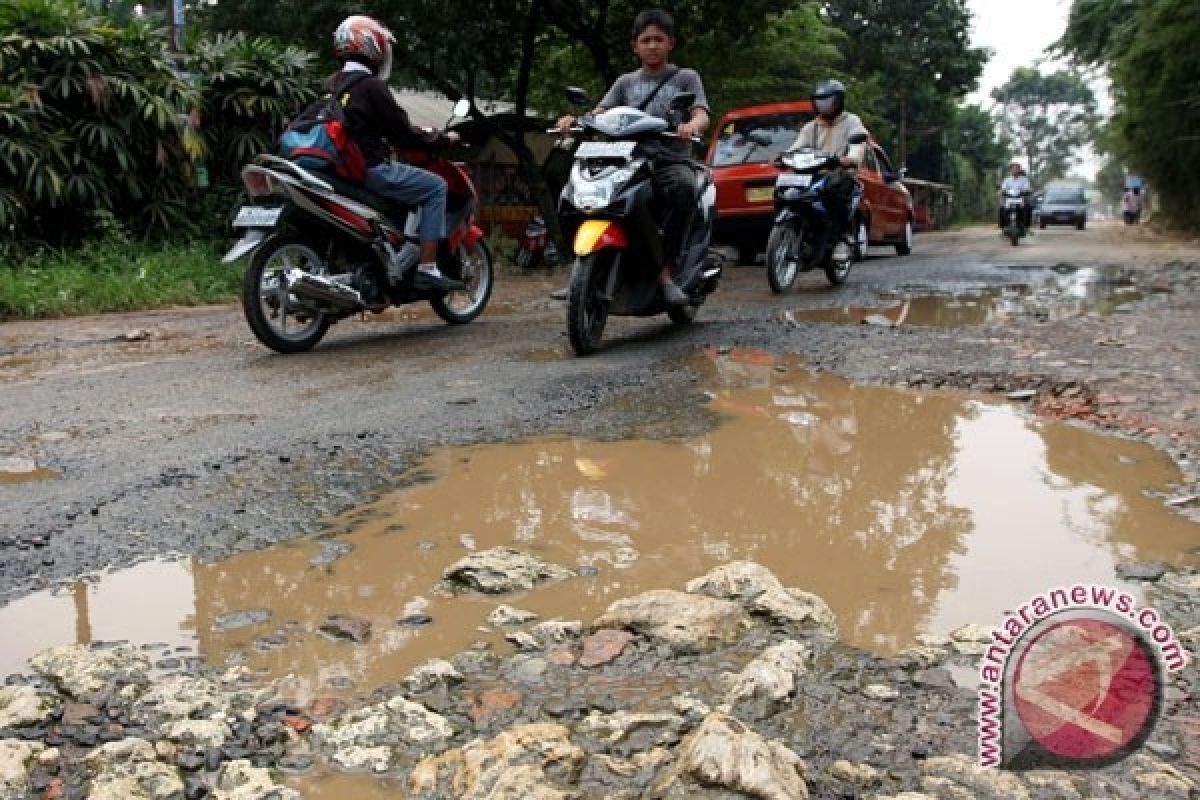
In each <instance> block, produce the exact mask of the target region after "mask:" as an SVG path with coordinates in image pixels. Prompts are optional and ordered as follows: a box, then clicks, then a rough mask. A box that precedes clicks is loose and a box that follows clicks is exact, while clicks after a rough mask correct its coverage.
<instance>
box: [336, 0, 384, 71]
mask: <svg viewBox="0 0 1200 800" xmlns="http://www.w3.org/2000/svg"><path fill="white" fill-rule="evenodd" d="M394 41H396V37H395V36H393V35H392V32H391V31H389V30H388V29H387V28H385V27H384V26H383V25H381V24H380V23H378V22H376V21H375V20H373V19H371V18H370V17H367V16H363V15H361V14H356V15H354V16H352V17H346V18H345V19H344V20H342V24H341V25H338V26H337V30H336V31H334V32H333V53H334V55H335V56H337V58H338V60H339V61H343V62H345V61H348V60H354V61H359V62H361V63H364V64H366V65H367V66H368V67H370V68H371V69H372V70H373V71H374V72H375V75H376V76H377V77H379V78H381V79H383V80H385V81H386V80H387V79H388V76H390V75H391V74H392V42H394Z"/></svg>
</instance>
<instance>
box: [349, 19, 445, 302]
mask: <svg viewBox="0 0 1200 800" xmlns="http://www.w3.org/2000/svg"><path fill="white" fill-rule="evenodd" d="M394 41H395V37H394V36H392V32H391V31H389V30H388V29H387V28H385V27H384V26H383V25H381V24H380V23H379V22H377V21H375V20H373V19H371V18H370V17H366V16H361V15H355V16H351V17H346V19H345V20H343V21H342V24H341V25H338V27H337V30H336V31H335V32H334V34H333V48H334V55H335V56H336V57H337V59H338V61H339V62H341V64H342V67H341V69H340V70H339V71H338V72H337V73H335V74H334V75H333V76H331V77H330V79H329V81H328V82H327V87H328V88H329V89H330V90H335V89H336V87H337V86H339V85H341V84H343V83H344V81H345V80H346V78H347V77H348V76H349V75H351V74H352V73H355V72H366V73H369V74H370V77H368V78H365V79H362V80H359V81H358V82H356V83H355V84H354V85H353V86H351V87H350V88H349V90H347V92H346V95H347V96H348V99H347V100H345V101H344V102H343V105H344V107H345V113H346V124H347V127H348V128H349V133H350V136H351V138H353V139H354V141H355V143H356V144H358V146H359V149H360V150H362V154H363V158H364V159H365V160H366V163H367V175H366V180H365V182H364V185H365V187H366V188H367V190H368V191H371V192H373V193H374V194H377V195H380V196H381V197H384V198H386V199H388V200H391V201H392V202H393V203H396V204H398V205H406V206H420V208H421V225H420V229H419V232H418V233H419V236H420V240H421V253H420V259H419V261H420V263H419V265H418V267H417V274H416V275H415V276H414V279H413V286H414V288H416V289H421V290H445V291H449V290H452V289H460V288H462V285H461V284H460V283H459V282H457V281H453V280H450V279H449V278H446V277H445V276H444V275H442V274H441V272H440V271H439V270H438V267H437V247H438V242H439V241H440V240H441V239H442V238H444V237H445V235H446V181H445V179H443V178H442V177H441V176H439V175H434V174H433V173H432V172H428V171H426V170H423V169H421V168H419V167H414V166H412V165H410V164H404V163H402V162H399V161H396V160H393V158H392V148H393V147H421V148H426V149H428V148H430V147H437V146H441V145H446V144H452V143H454V142H457V141H458V134H456V133H453V132H450V133H445V134H439V133H438V132H437V131H432V130H425V129H422V128H418V127H415V126H414V125H413V124H412V123H411V121H410V120H409V118H408V113H407V112H405V110H404V109H403V108H401V107H400V106H399V105H398V104H397V103H396V98H395V97H394V96H393V95H392V90H391V89H389V88H388V85H387V79H388V76H389V75H390V74H391V71H392V42H394ZM397 223H398V224H399V225H401V226H402V225H403V224H404V220H403V219H402V218H401V219H398V220H397ZM389 273H390V277H391V278H392V280H393V281H395V280H398V279H399V278H400V277H401V276H400V275H398V274H395V273H394V272H393V271H392V270H390V269H389Z"/></svg>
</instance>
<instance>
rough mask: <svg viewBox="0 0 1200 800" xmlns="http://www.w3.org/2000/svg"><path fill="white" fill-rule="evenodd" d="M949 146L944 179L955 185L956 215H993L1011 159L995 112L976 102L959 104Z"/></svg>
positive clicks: (961, 218)
mask: <svg viewBox="0 0 1200 800" xmlns="http://www.w3.org/2000/svg"><path fill="white" fill-rule="evenodd" d="M945 147H946V152H947V154H948V157H947V160H946V172H945V176H944V179H945V180H946V182H947V183H949V184H950V185H951V186H953V187H954V198H955V202H954V208H955V217H956V219H958V220H959V221H979V220H989V219H992V218H993V216H994V214H995V211H996V205H997V201H998V198H997V194H996V184H997V183H998V176H999V174H1000V172H1001V170H1002V169H1003V167H1004V165H1005V164H1006V163H1008V160H1009V150H1008V148H1007V147H1006V146H1005V145H1004V143H1003V142H1001V141H1000V140H999V139H998V138H997V136H996V124H995V120H994V119H993V118H992V115H991V114H989V113H988V112H987V111H985V110H983V109H982V108H980V107H979V106H976V105H964V106H961V107H960V108H958V109H957V110H956V111H955V115H954V122H953V125H952V126H951V128H950V129H949V130H948V135H947V137H946V142H945Z"/></svg>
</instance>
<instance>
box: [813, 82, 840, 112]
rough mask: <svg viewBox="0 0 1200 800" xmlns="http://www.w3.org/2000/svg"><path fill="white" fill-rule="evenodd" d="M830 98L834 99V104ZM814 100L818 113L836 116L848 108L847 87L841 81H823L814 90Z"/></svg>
mask: <svg viewBox="0 0 1200 800" xmlns="http://www.w3.org/2000/svg"><path fill="white" fill-rule="evenodd" d="M830 100H832V101H833V104H832V105H830V103H829V101H830ZM812 101H813V107H814V108H815V109H816V111H817V113H818V114H821V115H822V116H827V115H828V116H834V117H836V116H838V115H839V114H841V113H842V112H843V111H845V110H846V87H845V86H844V85H843V84H842V82H841V81H836V80H827V81H821V82H820V83H818V84H817V88H816V89H814V90H813V96H812ZM822 101H824V102H822Z"/></svg>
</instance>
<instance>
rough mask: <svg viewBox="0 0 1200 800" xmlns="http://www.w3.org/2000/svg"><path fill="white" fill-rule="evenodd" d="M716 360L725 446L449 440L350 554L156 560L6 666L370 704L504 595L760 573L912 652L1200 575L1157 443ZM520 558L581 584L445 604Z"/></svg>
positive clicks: (32, 620) (358, 518) (575, 593)
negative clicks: (750, 565) (200, 679)
mask: <svg viewBox="0 0 1200 800" xmlns="http://www.w3.org/2000/svg"><path fill="white" fill-rule="evenodd" d="M710 363H711V368H710V374H709V376H708V380H707V385H708V386H709V387H710V397H711V400H710V403H709V405H710V409H711V411H712V412H714V413H716V414H718V415H719V416H720V417H721V418H722V422H721V424H719V425H718V426H717V427H716V428H715V429H714V430H711V431H709V432H707V433H704V434H702V435H695V436H688V437H681V438H675V439H668V440H644V439H635V440H629V441H613V442H597V441H590V440H584V439H564V438H547V439H535V440H531V441H525V442H518V443H511V444H501V445H487V446H478V447H468V448H458V449H446V450H441V451H438V452H435V453H434V454H433V455H432V456H431V457H430V458H429V459H428V460H427V461H426V462H425V463H424V464H423V465H421V467H420V469H421V470H423V471H425V472H430V473H433V474H434V475H436V476H437V478H438V480H436V481H433V482H431V483H425V484H422V485H416V486H411V487H409V488H405V489H403V490H399V491H396V492H394V493H391V494H389V495H386V496H385V497H383V498H382V499H380V500H379V501H377V502H376V503H373V504H371V505H369V506H364V507H360V508H358V509H355V510H354V511H352V512H350V513H348V514H347V515H345V516H343V517H341V518H340V519H338V520H334V526H335V528H336V529H338V530H340V533H339V534H338V535H337V536H336V538H335V539H334V543H335V545H336V546H333V545H331V543H330V541H329V540H325V541H313V540H309V541H302V542H293V543H289V544H283V545H279V546H276V547H272V548H269V549H267V550H263V551H259V552H252V553H246V554H243V555H239V556H237V557H234V558H231V559H229V560H227V561H225V562H221V563H217V564H204V563H200V562H196V561H183V562H169V563H162V564H150V565H142V566H141V567H137V568H134V569H132V570H125V571H121V572H117V573H113V574H111V575H108V576H104V577H102V578H101V579H100V580H98V581H97V582H95V583H89V584H86V585H85V586H84V589H83V590H80V589H79V588H77V587H76V588H68V589H65V590H59V591H57V592H53V591H48V592H42V593H38V594H34V595H31V596H29V597H26V598H24V599H22V600H19V601H16V602H14V603H12V604H10V605H8V606H7V607H5V608H3V609H0V639H2V640H3V641H5V643H6V647H5V649H4V653H3V663H2V665H0V666H2V667H3V669H5V670H7V671H16V670H18V669H21V668H23V666H24V660H25V659H26V658H27V657H28V656H29V655H31V654H32V653H34V652H36V651H37V650H39V649H41V648H44V647H48V646H51V645H54V644H60V643H64V642H73V641H86V640H88V639H89V638H91V639H104V640H121V639H126V640H131V641H134V642H146V641H154V642H166V643H169V644H172V645H179V644H183V645H187V644H189V643H194V644H195V646H196V647H197V649H198V651H199V653H200V654H201V655H202V656H203V657H204V658H206V659H207V660H208V661H209V662H211V663H213V664H217V665H220V664H245V665H247V666H249V667H251V668H253V669H255V670H260V671H261V674H263V675H264V676H272V677H278V676H283V675H287V674H289V673H290V674H292V675H294V676H295V679H294V681H295V685H294V686H293V687H292V688H293V690H294V693H295V695H296V696H297V698H298V699H300V700H301V701H303V700H305V699H306V698H312V697H314V696H320V695H326V694H335V695H338V694H340V695H348V694H350V693H353V692H361V691H368V690H370V689H372V688H375V687H378V686H382V685H385V684H387V683H390V682H393V681H395V680H397V679H399V678H400V677H402V676H403V675H405V674H406V673H407V672H408V671H409V670H410V669H412V667H414V666H415V665H417V664H419V663H421V662H423V661H425V660H427V659H428V658H431V657H434V656H442V657H444V656H447V655H449V654H452V653H456V652H460V651H462V650H465V649H467V648H469V647H471V646H472V645H473V644H475V643H477V642H481V641H482V642H487V643H488V644H489V646H492V647H499V648H507V647H508V645H507V644H505V643H504V641H503V631H502V630H499V629H497V628H495V627H494V626H492V625H490V624H489V623H488V620H487V618H488V615H489V614H490V613H491V612H492V611H493V610H494V609H495V608H496V607H497V606H498V605H499V604H500V603H507V604H509V605H512V606H516V607H518V608H521V609H524V610H528V611H531V612H533V613H535V614H537V615H539V617H540V618H541V619H542V620H547V619H551V618H555V617H558V618H563V619H568V620H575V619H580V620H588V619H591V618H594V617H595V616H597V615H599V613H600V612H602V611H603V610H604V609H605V608H606V607H607V606H608V605H609V604H610V603H611V602H613V601H615V600H617V599H619V598H622V597H626V596H629V595H632V594H635V593H637V592H640V591H643V590H647V589H653V588H679V587H681V586H682V585H683V584H684V583H685V582H686V581H687V580H689V579H691V578H694V577H696V576H697V575H701V574H704V573H705V572H707V571H709V570H710V569H712V568H713V567H714V566H716V565H719V564H722V563H726V562H729V561H732V560H737V559H749V560H753V561H758V562H760V563H762V564H764V565H766V566H767V567H768V568H770V569H771V570H772V571H773V572H775V573H776V574H777V575H778V576H779V577H780V579H781V580H782V581H783V582H784V584H785V585H787V586H795V587H799V588H802V589H805V590H807V591H811V592H815V593H816V594H818V595H820V596H822V597H823V598H825V599H826V601H828V603H829V604H830V606H831V607H832V609H833V610H834V612H835V613H836V615H837V617H838V623H839V626H840V629H841V632H842V637H843V639H844V640H846V641H847V642H849V643H851V644H854V645H858V646H861V647H864V648H867V649H869V650H873V651H875V652H878V653H883V654H887V653H894V652H896V651H898V650H900V649H903V648H904V647H906V646H908V645H910V644H912V643H913V642H914V641H915V640H916V638H917V636H918V635H920V634H923V633H934V634H941V633H946V632H948V631H951V630H953V629H955V628H957V627H958V626H960V625H962V624H964V623H967V622H984V623H986V622H988V621H991V620H996V619H1000V618H1001V614H1002V612H1003V611H1004V609H1007V608H1011V607H1013V606H1014V604H1016V603H1019V602H1021V601H1023V600H1024V599H1026V598H1028V597H1030V596H1032V595H1034V594H1036V593H1037V592H1040V591H1043V590H1045V589H1046V588H1047V587H1050V586H1058V585H1064V584H1069V583H1073V582H1095V583H1105V584H1117V585H1122V586H1126V588H1129V589H1130V590H1131V591H1133V592H1134V593H1135V594H1136V593H1137V584H1126V583H1124V582H1122V581H1119V580H1118V579H1117V577H1116V565H1117V564H1118V563H1119V562H1123V561H1127V560H1133V561H1164V562H1167V563H1174V564H1180V563H1188V559H1189V558H1191V559H1192V560H1195V558H1194V557H1189V556H1187V555H1186V553H1187V552H1188V551H1189V550H1191V548H1193V547H1194V546H1195V540H1196V535H1197V532H1198V527H1197V526H1196V525H1195V524H1194V523H1192V522H1189V521H1188V520H1187V519H1185V518H1183V517H1182V516H1180V515H1177V514H1176V513H1174V512H1172V511H1171V510H1170V509H1168V508H1167V507H1166V506H1165V505H1164V504H1163V503H1161V501H1159V500H1157V499H1155V498H1153V497H1151V496H1150V494H1149V493H1150V492H1151V491H1155V490H1165V489H1167V487H1168V486H1169V485H1170V484H1171V483H1172V482H1175V481H1177V480H1178V479H1179V477H1180V476H1179V474H1178V471H1177V469H1176V467H1175V466H1174V464H1173V463H1172V462H1171V461H1170V460H1169V458H1167V457H1166V456H1165V455H1163V454H1161V453H1159V452H1157V451H1155V450H1154V449H1152V448H1151V447H1149V446H1148V445H1145V444H1142V443H1138V442H1132V441H1126V440H1123V439H1117V438H1109V437H1103V436H1100V435H1098V434H1094V433H1091V432H1088V431H1085V430H1082V429H1079V428H1076V427H1072V426H1068V425H1064V424H1060V423H1056V422H1053V421H1047V420H1041V419H1036V418H1031V417H1029V416H1027V415H1026V414H1025V413H1024V412H1022V411H1021V410H1019V409H1017V408H1015V407H1013V406H1010V405H1007V404H1001V403H996V402H992V401H986V400H979V399H974V398H971V397H968V396H965V395H961V394H954V393H928V394H923V393H915V392H905V391H900V390H896V389H891V388H886V387H873V386H856V385H853V384H850V383H847V382H846V381H843V380H841V379H838V378H836V377H833V376H828V375H816V374H812V373H808V372H805V371H802V370H798V369H794V368H791V367H789V366H788V365H787V364H786V363H778V362H775V361H774V360H773V359H771V358H770V357H769V356H766V354H761V353H754V352H752V351H739V350H731V351H728V352H724V353H721V354H717V353H715V352H714V353H712V354H710ZM496 546H507V547H513V548H516V549H517V550H521V551H523V552H528V553H532V554H534V555H536V556H538V557H539V558H542V559H544V560H546V561H549V562H552V563H555V564H559V565H563V566H565V567H569V568H571V569H574V570H576V571H577V572H578V573H579V576H578V577H573V578H570V579H567V580H565V581H562V582H560V583H554V584H549V585H545V586H543V587H541V588H538V589H536V590H533V591H530V592H524V593H518V594H515V595H506V596H503V597H493V596H482V595H471V594H467V595H456V596H450V595H446V594H443V593H440V592H439V591H438V590H437V588H436V587H437V584H438V582H439V581H440V580H441V578H442V573H443V571H444V570H445V569H446V568H447V567H448V566H450V565H451V564H453V563H454V562H455V561H457V560H459V559H460V558H462V557H464V556H466V555H467V554H468V553H470V552H473V551H478V550H485V549H488V548H492V547H496ZM81 592H82V596H81ZM134 612H136V613H134ZM335 614H337V615H344V616H347V617H351V618H353V619H354V620H358V621H362V622H367V623H370V628H371V633H370V635H369V637H367V638H366V641H365V642H363V643H360V644H355V643H351V642H349V641H346V640H344V639H334V638H330V637H329V636H327V635H325V634H323V633H321V632H320V629H321V628H322V626H323V625H325V623H326V622H327V620H328V618H329V617H330V616H331V615H335Z"/></svg>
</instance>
